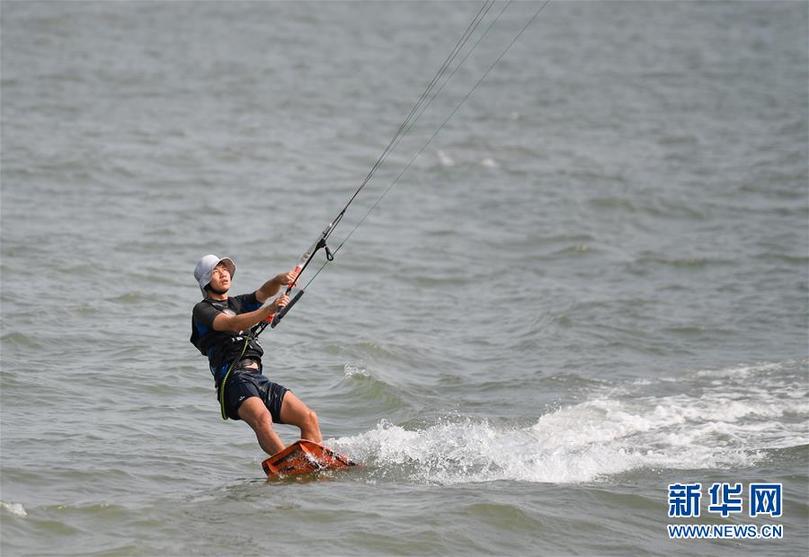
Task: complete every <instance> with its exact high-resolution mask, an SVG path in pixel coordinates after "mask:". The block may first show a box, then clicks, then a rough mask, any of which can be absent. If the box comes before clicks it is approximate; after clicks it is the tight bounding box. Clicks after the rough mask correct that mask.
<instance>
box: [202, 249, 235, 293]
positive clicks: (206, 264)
mask: <svg viewBox="0 0 809 557" xmlns="http://www.w3.org/2000/svg"><path fill="white" fill-rule="evenodd" d="M223 261H224V263H225V267H227V268H228V271H230V278H231V279H232V278H233V275H234V274H236V263H234V262H233V260H232V259H231V258H230V257H222V258H219V257H217V256H215V255H206V256H205V257H203V258H202V259H200V260H199V261H197V266H196V267H195V268H194V278H195V279H197V282H198V283H199V289H200V290H202V297H203V298H207V297H208V293H207V292H206V291H205V287H206V286H208V283H210V282H211V275H212V274H213V270H214V268H216V266H217V265H219V264H220V263H222V262H223Z"/></svg>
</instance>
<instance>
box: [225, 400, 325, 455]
mask: <svg viewBox="0 0 809 557" xmlns="http://www.w3.org/2000/svg"><path fill="white" fill-rule="evenodd" d="M290 394H292V393H287V395H290ZM286 398H287V397H284V400H285V401H286ZM281 415H282V416H283V410H282V413H281ZM239 417H240V418H241V419H242V420H244V421H245V422H247V425H249V426H250V427H252V428H253V431H255V432H256V438H257V439H258V444H259V445H261V448H262V449H264V452H265V453H267V454H268V455H274V454H275V453H277V452H278V451H280V450H282V449H283V448H284V442H283V441H281V438H280V437H279V436H278V434H277V433H275V430H274V429H273V428H272V416H270V411H269V410H267V407H266V406H264V401H262V400H261V399H260V398H259V397H257V396H251V397H249V398H247V399H245V400H244V402H242V403H241V405H240V406H239ZM296 425H297V424H296ZM319 431H320V430H318V432H319Z"/></svg>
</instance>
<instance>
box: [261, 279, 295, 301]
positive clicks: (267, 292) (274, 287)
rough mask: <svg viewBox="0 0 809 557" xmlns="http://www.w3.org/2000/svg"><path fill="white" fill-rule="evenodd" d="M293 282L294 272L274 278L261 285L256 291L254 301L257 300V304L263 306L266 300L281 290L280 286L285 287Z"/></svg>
mask: <svg viewBox="0 0 809 557" xmlns="http://www.w3.org/2000/svg"><path fill="white" fill-rule="evenodd" d="M294 280H295V271H290V272H288V273H281V274H280V275H276V276H274V277H273V278H271V279H270V280H268V281H267V282H265V283H264V284H262V285H261V287H260V288H259V289H258V290H256V300H258V303H260V304H263V303H264V302H265V301H266V300H267V299H268V298H270V297H272V296H275V295H276V294H278V291H279V290H281V287H282V286H287V285H288V284H291V283H292V281H294Z"/></svg>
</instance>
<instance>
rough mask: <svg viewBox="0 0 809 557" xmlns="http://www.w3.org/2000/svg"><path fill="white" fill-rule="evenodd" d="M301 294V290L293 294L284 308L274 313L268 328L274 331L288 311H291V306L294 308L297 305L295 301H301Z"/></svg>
mask: <svg viewBox="0 0 809 557" xmlns="http://www.w3.org/2000/svg"><path fill="white" fill-rule="evenodd" d="M303 292H304V291H303V290H299V291H298V293H297V294H295V295H294V296H293V297H292V299H291V300H290V301H289V303H288V304H287V305H285V306H284V307H282V308H281V309H279V310H278V311H277V312H276V313H275V315H273V318H272V322H271V323H270V327H272V328H273V329H275V327H276V326H277V325H278V323H279V322H280V321H281V320H282V319H283V318H284V316H285V315H286V314H287V313H288V312H289V310H291V309H292V306H294V305H295V304H296V303H297V301H298V300H300V299H301V296H303Z"/></svg>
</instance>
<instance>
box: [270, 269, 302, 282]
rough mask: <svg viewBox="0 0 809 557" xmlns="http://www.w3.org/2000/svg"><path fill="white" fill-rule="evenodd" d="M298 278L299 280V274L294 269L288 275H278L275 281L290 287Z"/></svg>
mask: <svg viewBox="0 0 809 557" xmlns="http://www.w3.org/2000/svg"><path fill="white" fill-rule="evenodd" d="M296 278H298V273H296V272H295V269H292V270H291V271H290V272H288V273H281V274H280V275H277V276H276V277H275V278H274V279H273V280H274V281H276V282H277V283H278V284H280V285H281V286H289V285H290V284H292V283H293V282H295V279H296Z"/></svg>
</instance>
